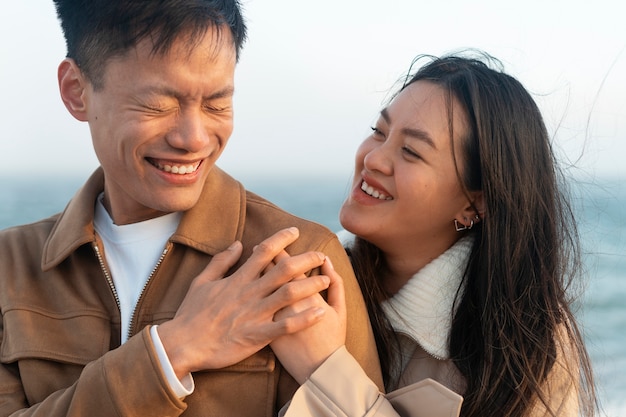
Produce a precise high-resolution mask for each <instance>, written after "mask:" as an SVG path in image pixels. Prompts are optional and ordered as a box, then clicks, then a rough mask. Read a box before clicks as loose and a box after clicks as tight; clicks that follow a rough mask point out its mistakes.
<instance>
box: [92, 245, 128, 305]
mask: <svg viewBox="0 0 626 417" xmlns="http://www.w3.org/2000/svg"><path fill="white" fill-rule="evenodd" d="M93 250H94V251H95V252H96V257H97V258H98V263H99V264H100V268H101V269H102V273H103V274H104V277H105V278H106V280H107V283H108V284H109V288H110V289H111V292H112V293H113V297H115V304H117V310H118V311H120V312H121V311H122V305H121V303H120V297H119V296H118V295H117V290H116V289H115V284H114V283H113V278H111V274H110V273H109V270H108V269H107V267H106V265H105V264H104V258H102V254H101V253H100V248H99V247H98V243H96V242H94V243H93Z"/></svg>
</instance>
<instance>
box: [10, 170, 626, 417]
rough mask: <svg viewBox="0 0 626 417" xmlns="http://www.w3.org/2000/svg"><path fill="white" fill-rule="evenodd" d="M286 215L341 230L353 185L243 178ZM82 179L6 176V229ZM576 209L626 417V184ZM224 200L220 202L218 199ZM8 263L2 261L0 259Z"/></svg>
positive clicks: (602, 184)
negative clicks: (341, 209)
mask: <svg viewBox="0 0 626 417" xmlns="http://www.w3.org/2000/svg"><path fill="white" fill-rule="evenodd" d="M238 179H239V180H240V181H242V182H243V183H244V185H245V186H246V187H247V188H248V189H250V190H251V191H254V192H256V193H257V194H260V195H262V196H263V197H266V198H268V199H269V200H271V201H273V202H274V203H276V204H277V205H279V206H281V207H283V208H284V209H286V210H288V211H290V212H292V213H294V214H296V215H298V216H300V217H303V218H307V219H310V220H313V221H316V222H318V223H321V224H323V225H326V226H327V227H329V228H330V229H331V230H333V231H337V230H340V228H341V226H340V224H339V221H338V219H337V213H338V210H339V207H340V206H341V203H342V201H343V199H344V198H345V196H346V195H347V193H348V189H349V183H350V179H349V178H294V177H282V176H273V177H266V178H263V177H258V176H256V175H248V176H246V175H243V176H240V177H239V178H238ZM83 181H84V178H82V177H78V176H67V175H57V176H55V175H47V176H45V177H41V178H25V177H20V176H4V177H3V176H0V229H5V228H8V227H12V226H15V225H20V224H25V223H29V222H33V221H36V220H38V219H41V218H44V217H47V216H50V215H52V214H54V213H56V212H58V211H60V210H62V209H63V208H64V207H65V205H66V204H67V202H68V201H69V199H70V198H71V197H72V196H73V195H74V193H75V192H76V190H77V189H78V188H79V187H80V186H81V185H82V183H83ZM570 186H571V187H570V188H571V190H572V201H573V204H574V213H575V217H576V224H575V225H572V226H576V227H578V229H579V232H580V235H581V238H582V244H583V252H584V255H583V264H584V266H585V288H584V289H585V291H584V293H583V294H582V296H581V298H580V302H579V303H578V309H577V315H578V317H579V320H580V322H581V323H582V328H583V331H584V334H585V338H586V343H587V346H588V350H589V352H590V355H591V358H592V364H593V367H594V372H595V376H596V380H597V385H598V391H599V398H600V403H601V407H602V410H601V415H602V416H607V417H626V216H625V215H624V208H625V207H626V177H624V178H593V179H575V180H572V181H571V183H570ZM216 198H219V196H216ZM0 256H2V254H0Z"/></svg>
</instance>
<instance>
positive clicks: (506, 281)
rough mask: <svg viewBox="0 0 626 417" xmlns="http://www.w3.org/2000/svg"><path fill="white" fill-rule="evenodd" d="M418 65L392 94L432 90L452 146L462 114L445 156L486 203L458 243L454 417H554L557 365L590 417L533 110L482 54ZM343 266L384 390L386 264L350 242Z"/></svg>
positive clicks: (589, 394) (570, 276)
mask: <svg viewBox="0 0 626 417" xmlns="http://www.w3.org/2000/svg"><path fill="white" fill-rule="evenodd" d="M423 58H425V57H420V59H423ZM428 58H429V62H428V63H427V64H426V65H425V66H423V67H421V68H420V69H419V70H418V71H417V72H416V73H415V74H412V75H410V76H409V77H407V81H406V82H405V84H404V86H403V87H402V88H401V89H400V91H402V89H403V88H405V87H406V86H408V85H410V84H411V83H414V82H416V81H419V80H425V81H429V82H431V83H435V84H437V85H438V86H440V87H441V88H442V89H443V90H444V91H445V94H446V95H447V103H448V114H449V118H448V119H449V121H450V122H449V130H450V138H451V139H450V140H452V138H453V137H454V135H453V134H452V109H453V106H452V102H453V100H456V102H457V103H459V104H460V108H461V109H463V111H464V112H465V114H466V118H467V120H468V122H469V123H468V124H469V129H468V132H467V134H466V135H465V137H464V138H463V139H462V141H463V148H462V149H463V154H462V155H454V151H453V157H454V158H455V161H456V166H457V173H458V175H459V179H460V181H461V183H462V184H463V187H464V188H465V190H466V192H468V193H469V192H470V191H476V190H481V191H482V193H483V198H484V204H485V213H484V215H483V214H481V217H482V221H481V222H479V223H478V224H477V225H476V226H475V227H474V228H473V229H472V230H471V231H470V232H466V233H473V234H474V235H475V238H474V245H473V248H472V253H471V256H470V261H469V264H468V265H467V269H466V273H465V276H464V287H465V290H464V292H463V293H462V295H461V299H460V300H459V303H458V309H457V311H456V314H455V315H454V317H453V323H452V331H451V337H450V340H449V344H450V346H449V347H450V353H451V358H452V360H453V361H454V363H455V364H456V366H457V367H458V369H459V370H460V372H461V374H462V375H463V376H464V377H465V380H466V383H467V389H466V392H465V393H464V402H463V407H462V411H461V415H462V416H466V417H470V416H472V417H473V416H491V415H493V416H495V415H497V416H511V417H513V416H515V417H522V416H528V415H529V413H530V411H531V410H532V409H533V407H534V406H536V405H537V404H540V403H541V402H543V403H544V407H545V408H546V409H547V410H548V413H549V415H550V414H551V415H556V413H557V410H553V409H551V408H550V407H551V402H550V400H551V398H550V392H549V391H546V389H545V387H546V380H547V376H548V375H549V374H550V371H551V370H553V369H555V367H556V366H558V367H561V366H565V368H564V370H565V372H566V375H567V376H568V377H571V379H572V381H575V382H574V384H575V389H578V390H579V395H580V399H581V400H580V404H579V405H580V407H581V408H580V411H581V413H582V414H583V415H593V414H594V413H595V410H596V406H597V404H596V400H595V391H594V383H593V377H592V372H591V366H590V361H589V357H588V355H587V352H586V349H585V347H584V343H583V338H582V335H581V333H580V331H579V328H578V326H577V324H576V319H575V317H574V314H573V312H572V302H573V301H574V300H573V299H571V298H570V297H571V294H570V293H569V291H570V290H571V289H572V286H571V284H573V283H574V282H575V278H577V277H579V276H580V273H579V272H580V271H581V264H580V246H579V240H578V233H577V229H576V221H575V218H574V215H573V213H572V210H571V207H570V205H569V200H568V198H567V195H566V194H565V193H564V191H563V190H565V189H566V188H565V185H566V184H565V183H564V181H563V179H562V177H561V175H560V170H559V169H558V167H557V163H556V161H555V159H554V155H553V151H552V148H551V143H550V139H549V136H548V133H547V130H546V127H545V125H544V122H543V119H542V117H541V114H540V112H539V109H538V108H537V105H536V103H535V102H534V100H533V99H532V97H531V96H530V94H529V93H528V92H527V90H526V89H525V88H524V87H523V86H522V85H521V84H520V83H519V82H518V81H517V80H516V79H514V78H513V77H511V76H509V75H507V74H505V73H503V72H502V71H501V70H500V69H499V66H500V65H499V62H497V61H496V60H495V59H493V58H492V57H489V56H488V55H486V54H483V55H481V56H480V57H479V58H477V57H466V56H464V55H450V56H445V57H442V58H434V57H428ZM494 64H495V65H497V66H498V69H494V68H492V66H493V65H494ZM451 148H452V149H455V147H454V146H452V147H451ZM456 149H461V148H456ZM458 167H463V168H462V169H459V168H458ZM450 227H453V225H452V219H451V222H450ZM351 258H352V260H353V263H354V268H355V272H356V275H357V277H359V279H360V281H361V286H362V289H363V292H364V296H365V299H366V302H367V304H368V308H369V312H370V319H371V321H372V325H373V326H374V329H375V333H376V337H377V343H378V347H379V355H380V357H381V365H382V366H383V373H384V375H385V378H386V382H387V383H388V382H389V378H391V376H392V375H393V374H394V372H393V366H394V365H393V364H394V363H395V360H396V359H395V358H394V352H395V351H396V349H395V347H394V344H395V343H396V342H395V340H394V337H393V332H392V331H391V329H390V326H389V324H388V322H387V320H386V318H385V315H384V314H383V311H382V309H381V307H380V301H381V299H382V298H384V296H385V295H384V292H383V290H382V288H381V285H380V284H381V277H382V276H384V275H385V274H386V273H387V268H386V265H385V261H384V256H383V254H382V253H381V252H380V250H378V248H376V247H375V246H373V245H371V244H369V243H368V242H365V241H363V240H362V239H358V238H357V240H356V242H355V245H354V247H353V248H352V249H351ZM559 342H563V343H559ZM563 344H564V345H565V346H563ZM563 350H567V351H568V353H567V356H568V357H567V358H564V356H565V355H564V352H563ZM557 361H558V362H557ZM568 363H570V365H569V366H567V364H568ZM572 363H573V364H572ZM567 373H569V374H567ZM552 404H553V403H552Z"/></svg>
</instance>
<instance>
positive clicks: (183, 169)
mask: <svg viewBox="0 0 626 417" xmlns="http://www.w3.org/2000/svg"><path fill="white" fill-rule="evenodd" d="M148 162H150V163H151V164H152V165H154V166H155V167H156V168H158V169H160V170H161V171H163V172H167V173H170V174H178V175H185V174H191V173H193V172H196V171H197V170H198V167H199V166H200V164H201V162H202V161H198V162H195V163H193V164H176V163H174V162H159V161H156V160H154V159H148Z"/></svg>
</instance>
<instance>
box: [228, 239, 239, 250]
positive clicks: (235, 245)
mask: <svg viewBox="0 0 626 417" xmlns="http://www.w3.org/2000/svg"><path fill="white" fill-rule="evenodd" d="M237 246H239V241H238V240H235V241H234V242H233V243H231V244H230V246H229V247H228V248H227V249H226V250H234V249H235V248H236V247H237Z"/></svg>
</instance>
